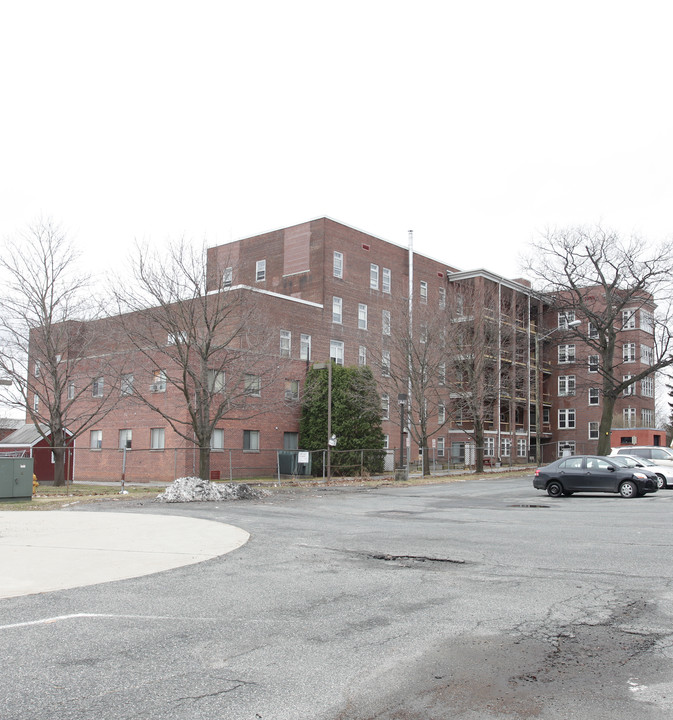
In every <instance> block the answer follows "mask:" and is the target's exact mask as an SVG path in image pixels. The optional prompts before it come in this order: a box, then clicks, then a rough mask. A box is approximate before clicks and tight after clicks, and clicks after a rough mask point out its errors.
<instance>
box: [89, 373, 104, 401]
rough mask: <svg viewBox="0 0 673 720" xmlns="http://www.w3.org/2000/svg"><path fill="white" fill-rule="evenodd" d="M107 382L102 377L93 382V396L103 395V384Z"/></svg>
mask: <svg viewBox="0 0 673 720" xmlns="http://www.w3.org/2000/svg"><path fill="white" fill-rule="evenodd" d="M104 384H105V381H104V380H103V378H102V377H98V378H96V379H95V380H94V381H93V382H92V383H91V395H92V397H103V386H104Z"/></svg>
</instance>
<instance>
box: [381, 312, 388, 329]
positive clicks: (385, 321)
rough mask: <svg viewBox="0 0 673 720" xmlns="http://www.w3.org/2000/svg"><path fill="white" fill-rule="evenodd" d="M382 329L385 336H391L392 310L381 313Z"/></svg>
mask: <svg viewBox="0 0 673 720" xmlns="http://www.w3.org/2000/svg"><path fill="white" fill-rule="evenodd" d="M381 329H382V332H383V334H384V335H390V310H382V311H381Z"/></svg>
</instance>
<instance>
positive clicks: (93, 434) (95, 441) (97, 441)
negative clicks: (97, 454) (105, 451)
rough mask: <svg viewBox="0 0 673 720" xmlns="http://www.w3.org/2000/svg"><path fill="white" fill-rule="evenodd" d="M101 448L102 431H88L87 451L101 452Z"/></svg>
mask: <svg viewBox="0 0 673 720" xmlns="http://www.w3.org/2000/svg"><path fill="white" fill-rule="evenodd" d="M102 448H103V431H102V430H90V431H89V449H90V450H101V449H102Z"/></svg>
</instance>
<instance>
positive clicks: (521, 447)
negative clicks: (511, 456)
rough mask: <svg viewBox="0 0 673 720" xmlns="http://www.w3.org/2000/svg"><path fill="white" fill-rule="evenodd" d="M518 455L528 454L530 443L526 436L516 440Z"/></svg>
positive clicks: (525, 455)
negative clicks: (527, 441)
mask: <svg viewBox="0 0 673 720" xmlns="http://www.w3.org/2000/svg"><path fill="white" fill-rule="evenodd" d="M516 456H517V457H520V458H525V457H527V456H528V444H527V443H526V439H525V438H518V439H517V441H516Z"/></svg>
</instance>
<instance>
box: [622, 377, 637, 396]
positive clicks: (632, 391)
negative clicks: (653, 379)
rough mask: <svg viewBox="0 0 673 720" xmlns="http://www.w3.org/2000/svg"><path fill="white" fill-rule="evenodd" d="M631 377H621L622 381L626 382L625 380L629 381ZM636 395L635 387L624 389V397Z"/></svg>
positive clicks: (629, 386)
mask: <svg viewBox="0 0 673 720" xmlns="http://www.w3.org/2000/svg"><path fill="white" fill-rule="evenodd" d="M632 377H633V375H623V376H622V381H623V382H626V381H627V380H630V379H631V378H632ZM635 394H636V386H635V384H631V385H628V386H627V387H625V388H624V395H635Z"/></svg>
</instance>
